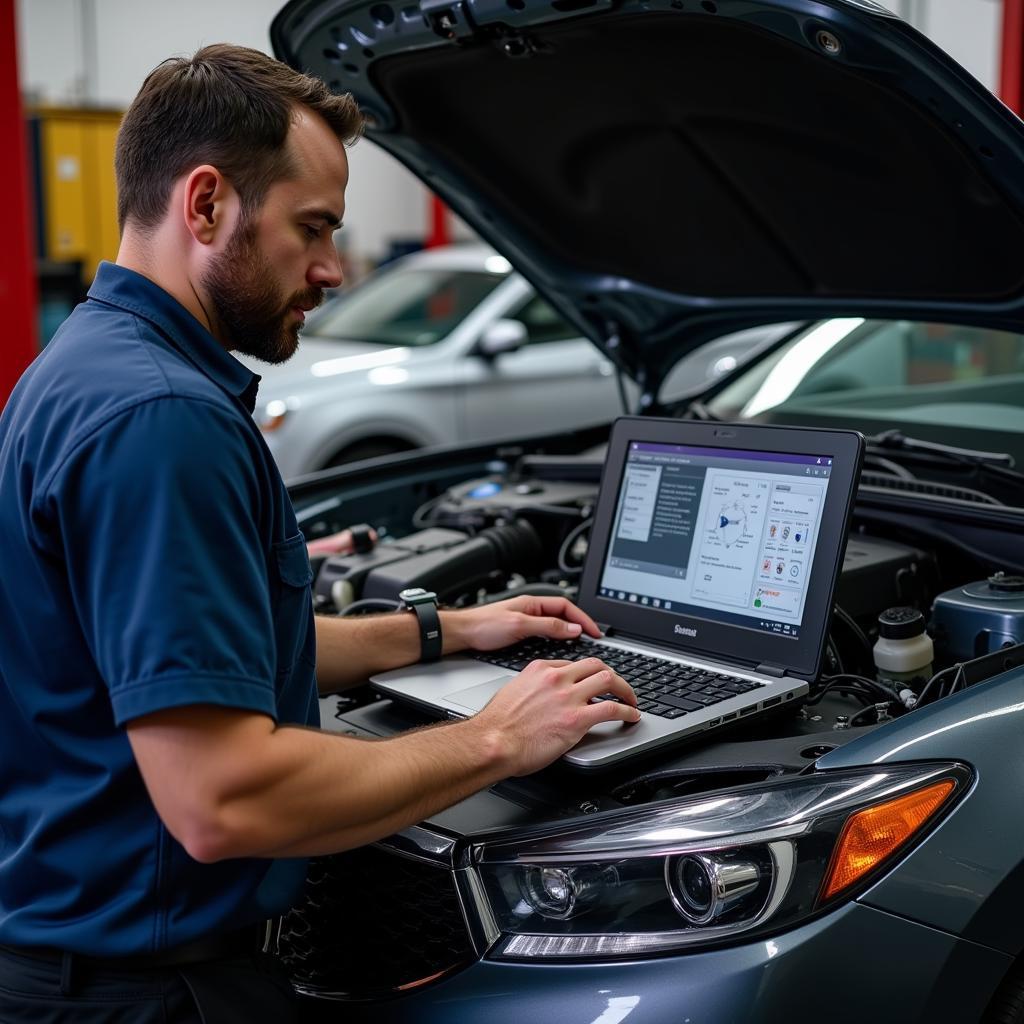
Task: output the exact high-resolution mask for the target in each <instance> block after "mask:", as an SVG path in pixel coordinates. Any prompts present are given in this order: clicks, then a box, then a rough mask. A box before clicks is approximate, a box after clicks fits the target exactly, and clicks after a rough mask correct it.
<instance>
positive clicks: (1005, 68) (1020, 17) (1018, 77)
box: [999, 0, 1024, 114]
mask: <svg viewBox="0 0 1024 1024" xmlns="http://www.w3.org/2000/svg"><path fill="white" fill-rule="evenodd" d="M999 97H1000V99H1002V101H1003V102H1004V103H1005V104H1006V105H1007V106H1008V107H1009V108H1010V109H1011V110H1012V111H1014V112H1015V113H1017V114H1020V113H1021V112H1022V110H1024V0H1003V38H1002V49H1001V53H1000V64H999Z"/></svg>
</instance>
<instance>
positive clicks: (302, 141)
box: [202, 111, 348, 363]
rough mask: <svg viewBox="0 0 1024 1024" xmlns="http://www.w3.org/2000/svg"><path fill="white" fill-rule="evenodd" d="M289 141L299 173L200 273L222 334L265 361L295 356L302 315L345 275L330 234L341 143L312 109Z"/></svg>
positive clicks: (338, 209)
mask: <svg viewBox="0 0 1024 1024" xmlns="http://www.w3.org/2000/svg"><path fill="white" fill-rule="evenodd" d="M288 145H289V147H290V152H291V158H292V163H293V167H294V172H295V173H294V174H293V175H292V176H291V177H289V178H288V179H286V180H284V181H279V182H275V183H274V184H273V185H271V186H270V188H269V189H268V190H267V195H266V197H265V199H264V202H263V205H262V207H261V208H260V209H259V210H258V211H257V212H256V213H255V214H253V215H252V216H250V217H242V218H241V220H240V221H239V223H238V225H237V227H236V228H235V230H234V231H233V233H232V235H231V237H230V239H229V240H228V242H227V244H226V245H225V246H224V248H223V250H222V251H220V252H219V253H216V254H215V255H213V256H211V258H210V261H209V263H208V265H207V267H206V270H205V271H204V273H203V278H202V285H203V288H204V290H205V292H206V295H207V298H208V299H209V302H210V304H211V306H212V307H213V308H212V309H211V310H210V312H211V313H212V314H213V317H214V318H215V320H216V325H217V330H218V333H219V335H220V336H221V340H222V341H223V342H224V343H225V344H227V345H228V347H229V348H231V349H232V350H234V351H237V352H242V353H244V354H246V355H250V356H253V357H254V358H256V359H260V360H262V361H263V362H267V363H283V362H284V361H285V360H286V359H289V358H290V357H291V356H292V355H294V354H295V350H296V348H298V344H299V330H300V329H301V327H302V324H303V323H304V321H305V313H306V312H307V311H308V310H310V309H313V308H314V307H315V306H318V305H319V304H320V302H321V301H322V300H323V290H324V289H325V288H337V287H338V286H339V285H340V284H341V281H342V276H341V265H340V262H339V259H338V254H337V251H336V249H335V248H334V241H333V234H334V231H335V230H337V228H338V226H339V225H340V223H341V218H342V215H343V213H344V209H345V187H346V185H347V184H348V161H347V159H346V157H345V150H344V147H343V146H342V144H341V143H340V142H339V141H338V139H337V138H336V137H335V136H334V134H333V133H332V132H331V130H330V129H329V128H328V126H327V125H326V123H325V122H324V121H322V120H321V119H320V118H319V117H318V116H317V115H315V114H312V113H309V112H307V111H303V112H301V113H300V114H299V115H298V116H297V118H296V120H295V121H294V123H293V124H292V127H291V129H290V130H289V133H288Z"/></svg>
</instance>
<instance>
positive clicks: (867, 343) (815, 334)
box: [707, 318, 1024, 466]
mask: <svg viewBox="0 0 1024 1024" xmlns="http://www.w3.org/2000/svg"><path fill="white" fill-rule="evenodd" d="M1022 398H1024V336H1022V335H1019V334H1011V333H1008V332H1004V331H994V330H987V329H984V328H976V327H961V326H958V325H952V324H931V323H915V322H912V321H905V320H864V319H861V318H844V319H836V320H824V321H820V322H818V323H816V324H813V325H812V326H810V327H808V328H807V329H806V330H805V331H803V332H801V333H800V334H798V335H797V336H796V337H794V338H793V339H792V340H790V341H788V342H787V343H786V344H785V345H783V346H782V347H781V348H779V349H777V350H776V351H775V352H773V353H772V354H771V355H769V356H767V357H766V358H764V359H762V360H759V361H758V362H757V363H755V364H754V365H752V366H751V367H750V368H749V369H748V370H747V371H746V372H745V373H742V374H741V375H740V376H739V377H738V378H737V379H736V380H734V381H733V382H732V383H731V384H729V386H728V387H726V388H725V389H724V390H723V391H721V392H720V393H719V394H718V395H717V396H715V397H714V398H713V399H711V400H710V401H709V402H708V403H707V408H708V409H709V410H710V412H711V414H712V415H713V416H714V417H715V418H719V419H726V420H752V419H754V420H761V421H765V422H774V423H791V424H794V425H806V426H813V425H820V426H834V427H848V428H851V429H855V430H860V431H862V432H863V433H864V434H866V435H868V436H869V437H870V436H872V435H879V434H882V433H883V432H885V431H889V430H899V431H901V432H902V433H903V434H906V435H908V436H912V437H917V438H923V439H927V440H929V441H934V442H938V443H942V444H946V445H956V446H960V447H968V448H974V449H981V450H984V451H989V452H1007V453H1009V454H1011V455H1012V456H1013V457H1014V460H1015V462H1016V464H1017V465H1018V466H1020V465H1022V464H1024V401H1022Z"/></svg>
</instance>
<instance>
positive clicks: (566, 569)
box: [558, 519, 594, 576]
mask: <svg viewBox="0 0 1024 1024" xmlns="http://www.w3.org/2000/svg"><path fill="white" fill-rule="evenodd" d="M593 523H594V520H593V519H584V520H583V522H582V523H578V524H577V525H576V526H574V527H573V528H572V529H571V530H570V531H569V532H568V533H567V534H566V535H565V540H563V541H562V546H561V547H560V548H559V549H558V568H559V570H560V571H561V572H563V573H565V574H566V575H567V576H579V575H580V574H581V573H582V572H583V565H582V564H580V565H569V562H568V558H569V552H570V551H571V550H572V546H573V544H575V543H576V541H577V540H578V539H579V538H580V537H582V536H583V535H584V533H586V532H587V530H589V529H590V528H591V526H592V525H593Z"/></svg>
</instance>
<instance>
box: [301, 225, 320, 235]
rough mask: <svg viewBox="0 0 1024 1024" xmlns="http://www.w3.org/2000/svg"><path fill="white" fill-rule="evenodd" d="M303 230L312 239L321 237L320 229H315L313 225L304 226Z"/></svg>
mask: <svg viewBox="0 0 1024 1024" xmlns="http://www.w3.org/2000/svg"><path fill="white" fill-rule="evenodd" d="M302 230H303V231H305V232H306V234H307V235H308V236H309V237H310V238H319V237H320V229H319V228H318V227H315V226H314V225H313V224H303V225H302Z"/></svg>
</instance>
